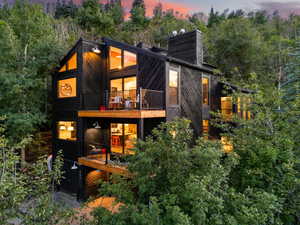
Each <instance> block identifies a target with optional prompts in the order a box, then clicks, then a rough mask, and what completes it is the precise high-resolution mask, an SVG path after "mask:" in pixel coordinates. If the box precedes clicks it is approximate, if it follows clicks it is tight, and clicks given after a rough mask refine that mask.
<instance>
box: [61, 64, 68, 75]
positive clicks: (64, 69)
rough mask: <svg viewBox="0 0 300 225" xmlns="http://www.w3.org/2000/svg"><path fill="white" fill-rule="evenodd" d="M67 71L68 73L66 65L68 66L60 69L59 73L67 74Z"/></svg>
mask: <svg viewBox="0 0 300 225" xmlns="http://www.w3.org/2000/svg"><path fill="white" fill-rule="evenodd" d="M65 71H67V65H66V64H65V65H63V66H62V67H61V68H60V70H59V72H60V73H61V72H65Z"/></svg>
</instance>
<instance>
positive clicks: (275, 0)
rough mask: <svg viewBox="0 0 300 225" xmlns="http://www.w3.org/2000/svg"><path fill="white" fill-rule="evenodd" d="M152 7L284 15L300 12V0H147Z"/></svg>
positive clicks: (185, 10) (126, 0) (129, 0)
mask: <svg viewBox="0 0 300 225" xmlns="http://www.w3.org/2000/svg"><path fill="white" fill-rule="evenodd" d="M131 2H132V0H123V4H124V5H126V6H127V5H130V3H131ZM145 2H146V5H148V7H149V8H148V12H149V13H150V8H151V9H152V7H153V6H154V5H156V4H157V3H158V2H161V3H163V5H164V8H174V9H175V10H177V11H179V12H181V13H184V14H186V13H187V12H197V11H202V12H205V13H209V11H210V8H211V7H214V8H215V9H216V10H217V11H223V10H224V9H227V8H229V9H230V10H233V9H244V10H246V11H248V10H253V9H265V10H267V11H269V12H273V11H275V10H278V11H280V12H281V14H282V15H283V16H286V15H288V14H290V13H292V12H294V13H297V14H300V0H145Z"/></svg>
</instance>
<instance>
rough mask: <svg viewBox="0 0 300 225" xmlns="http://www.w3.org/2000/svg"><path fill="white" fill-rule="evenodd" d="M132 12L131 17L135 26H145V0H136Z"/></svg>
mask: <svg viewBox="0 0 300 225" xmlns="http://www.w3.org/2000/svg"><path fill="white" fill-rule="evenodd" d="M130 14H131V16H130V18H131V21H132V24H133V25H134V26H135V27H137V28H140V27H144V26H145V25H146V22H147V18H146V8H145V2H144V0H134V1H133V3H132V8H131V10H130Z"/></svg>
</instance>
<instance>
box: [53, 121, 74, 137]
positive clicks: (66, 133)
mask: <svg viewBox="0 0 300 225" xmlns="http://www.w3.org/2000/svg"><path fill="white" fill-rule="evenodd" d="M57 138H58V139H61V140H68V141H76V122H74V121H59V122H58V123H57Z"/></svg>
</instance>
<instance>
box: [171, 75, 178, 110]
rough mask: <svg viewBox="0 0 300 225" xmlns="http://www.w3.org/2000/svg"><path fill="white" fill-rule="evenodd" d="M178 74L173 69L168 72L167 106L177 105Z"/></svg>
mask: <svg viewBox="0 0 300 225" xmlns="http://www.w3.org/2000/svg"><path fill="white" fill-rule="evenodd" d="M178 80H179V72H178V71H177V70H175V69H170V71H169V104H170V105H178V102H179V101H178Z"/></svg>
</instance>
